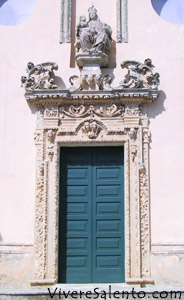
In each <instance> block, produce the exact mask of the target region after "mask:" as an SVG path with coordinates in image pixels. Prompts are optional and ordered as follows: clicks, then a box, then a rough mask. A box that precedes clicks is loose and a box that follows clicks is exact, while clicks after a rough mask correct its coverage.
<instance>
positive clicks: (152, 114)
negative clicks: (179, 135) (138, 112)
mask: <svg viewBox="0 0 184 300" xmlns="http://www.w3.org/2000/svg"><path fill="white" fill-rule="evenodd" d="M165 99H166V94H165V93H164V91H162V90H161V91H160V93H159V97H158V99H157V100H156V101H155V102H154V103H152V104H151V105H150V106H149V107H148V117H149V118H150V119H155V118H156V117H157V116H158V115H160V114H162V113H163V112H164V111H166V109H165V107H164V101H165Z"/></svg>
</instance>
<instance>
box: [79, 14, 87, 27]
mask: <svg viewBox="0 0 184 300" xmlns="http://www.w3.org/2000/svg"><path fill="white" fill-rule="evenodd" d="M79 26H80V27H82V28H83V27H86V26H87V20H86V17H85V16H80V18H79Z"/></svg>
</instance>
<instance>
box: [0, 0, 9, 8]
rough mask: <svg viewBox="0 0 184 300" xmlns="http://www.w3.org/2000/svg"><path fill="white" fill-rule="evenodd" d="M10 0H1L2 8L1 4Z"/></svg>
mask: <svg viewBox="0 0 184 300" xmlns="http://www.w3.org/2000/svg"><path fill="white" fill-rule="evenodd" d="M7 1H8V0H1V1H0V8H1V6H3V4H5V2H7Z"/></svg>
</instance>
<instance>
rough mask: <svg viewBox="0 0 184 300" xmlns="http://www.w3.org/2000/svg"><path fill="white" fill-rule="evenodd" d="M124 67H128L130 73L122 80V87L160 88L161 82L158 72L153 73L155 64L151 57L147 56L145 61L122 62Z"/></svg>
mask: <svg viewBox="0 0 184 300" xmlns="http://www.w3.org/2000/svg"><path fill="white" fill-rule="evenodd" d="M121 67H122V69H125V68H126V69H127V70H128V74H127V75H126V76H125V79H124V80H123V81H121V82H120V88H149V89H153V90H157V89H158V85H159V84H160V80H159V77H160V75H159V74H158V73H155V74H154V73H153V68H154V66H153V65H152V61H151V59H149V58H147V59H146V60H145V61H144V63H143V64H142V63H139V62H137V61H134V60H127V61H124V62H122V63H121Z"/></svg>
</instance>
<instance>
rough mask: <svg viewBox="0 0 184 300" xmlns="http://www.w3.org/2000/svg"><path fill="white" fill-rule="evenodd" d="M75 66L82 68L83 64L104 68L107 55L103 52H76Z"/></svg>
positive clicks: (106, 62)
mask: <svg viewBox="0 0 184 300" xmlns="http://www.w3.org/2000/svg"><path fill="white" fill-rule="evenodd" d="M75 59H76V62H77V66H78V67H80V68H82V67H84V66H91V67H95V66H97V67H101V68H105V67H107V64H108V56H107V55H106V54H105V53H99V54H77V55H76V57H75Z"/></svg>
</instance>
